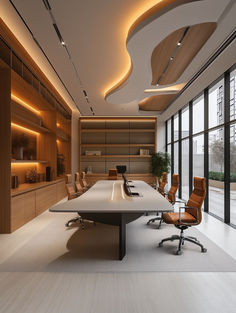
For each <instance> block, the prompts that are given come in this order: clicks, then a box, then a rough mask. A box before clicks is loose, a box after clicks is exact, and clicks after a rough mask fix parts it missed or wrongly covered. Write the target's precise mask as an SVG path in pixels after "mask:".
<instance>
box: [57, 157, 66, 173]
mask: <svg viewBox="0 0 236 313" xmlns="http://www.w3.org/2000/svg"><path fill="white" fill-rule="evenodd" d="M64 173H65V157H64V155H63V154H59V153H58V154H57V176H60V175H63V174H64Z"/></svg>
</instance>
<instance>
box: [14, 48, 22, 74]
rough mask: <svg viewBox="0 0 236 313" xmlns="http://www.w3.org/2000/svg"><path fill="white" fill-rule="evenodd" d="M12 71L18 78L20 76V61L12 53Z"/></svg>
mask: <svg viewBox="0 0 236 313" xmlns="http://www.w3.org/2000/svg"><path fill="white" fill-rule="evenodd" d="M12 69H13V71H15V72H16V73H17V74H19V75H20V76H22V69H23V67H22V62H21V60H20V59H19V58H18V56H16V55H15V54H14V53H13V52H12Z"/></svg>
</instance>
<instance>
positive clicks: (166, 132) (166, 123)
mask: <svg viewBox="0 0 236 313" xmlns="http://www.w3.org/2000/svg"><path fill="white" fill-rule="evenodd" d="M167 125H168V121H166V122H165V126H166V130H165V134H166V138H165V146H166V152H167V141H168V140H167V136H168V130H167Z"/></svg>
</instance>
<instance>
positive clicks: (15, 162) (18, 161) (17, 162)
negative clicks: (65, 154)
mask: <svg viewBox="0 0 236 313" xmlns="http://www.w3.org/2000/svg"><path fill="white" fill-rule="evenodd" d="M28 163H29V164H30V163H40V164H46V163H48V161H41V160H12V161H11V164H28Z"/></svg>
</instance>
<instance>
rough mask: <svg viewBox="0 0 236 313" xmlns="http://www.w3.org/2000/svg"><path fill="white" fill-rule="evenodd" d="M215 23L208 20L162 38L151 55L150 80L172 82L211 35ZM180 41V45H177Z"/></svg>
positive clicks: (163, 82) (163, 83) (155, 83)
mask: <svg viewBox="0 0 236 313" xmlns="http://www.w3.org/2000/svg"><path fill="white" fill-rule="evenodd" d="M216 27H217V23H215V22H208V23H200V24H195V25H192V26H190V27H189V26H186V27H183V28H181V29H178V30H176V31H174V32H173V33H171V34H170V35H169V36H167V37H166V38H165V39H164V40H162V41H161V42H160V43H159V44H158V45H157V46H156V47H155V49H154V50H153V53H152V56H151V68H152V82H151V84H152V85H153V86H155V85H157V84H158V85H167V84H174V83H175V82H176V81H177V80H178V79H179V78H180V76H181V75H182V74H183V72H184V71H185V69H186V68H187V67H188V65H189V64H190V63H191V61H192V60H193V58H194V57H195V56H196V55H197V53H198V52H199V51H200V49H201V48H202V47H203V46H204V44H205V43H206V42H207V40H208V39H209V38H210V37H211V35H212V34H213V32H214V31H215V29H216ZM178 42H181V45H179V46H178V45H177V44H178Z"/></svg>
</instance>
